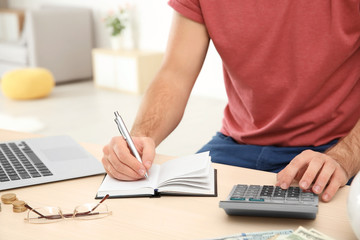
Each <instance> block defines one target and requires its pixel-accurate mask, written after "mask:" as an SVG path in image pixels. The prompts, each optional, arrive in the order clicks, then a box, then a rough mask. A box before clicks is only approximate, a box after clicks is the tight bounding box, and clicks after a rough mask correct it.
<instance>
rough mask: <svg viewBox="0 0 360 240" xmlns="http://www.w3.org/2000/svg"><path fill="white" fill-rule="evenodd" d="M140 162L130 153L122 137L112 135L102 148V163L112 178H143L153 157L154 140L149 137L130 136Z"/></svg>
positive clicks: (127, 179) (128, 179)
mask: <svg viewBox="0 0 360 240" xmlns="http://www.w3.org/2000/svg"><path fill="white" fill-rule="evenodd" d="M132 140H133V141H134V144H135V146H136V149H137V150H138V152H139V154H140V157H141V159H142V163H140V162H139V161H138V160H137V159H136V158H135V157H134V156H133V155H132V154H131V150H130V149H129V147H128V145H127V143H126V141H125V140H124V138H123V137H121V136H118V137H113V138H112V139H111V141H110V143H109V144H107V145H105V146H104V148H103V153H104V156H103V158H102V163H103V165H104V168H105V171H106V172H107V173H108V174H109V175H110V176H111V177H113V178H116V179H119V180H125V181H133V180H138V179H141V178H144V175H145V173H146V172H148V170H149V169H150V167H151V165H152V163H153V161H154V158H155V142H154V140H153V139H152V138H149V137H132Z"/></svg>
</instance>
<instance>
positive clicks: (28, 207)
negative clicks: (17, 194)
mask: <svg viewBox="0 0 360 240" xmlns="http://www.w3.org/2000/svg"><path fill="white" fill-rule="evenodd" d="M24 206H25V207H26V208H27V209H29V210H31V211H33V212H34V213H36V214H37V215H39V216H40V217H43V218H47V217H46V216H44V215H42V214H41V213H39V212H38V211H36V210H35V209H33V208H32V207H30V206H29V205H27V203H25V205H24Z"/></svg>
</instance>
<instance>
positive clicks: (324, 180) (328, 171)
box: [312, 162, 336, 194]
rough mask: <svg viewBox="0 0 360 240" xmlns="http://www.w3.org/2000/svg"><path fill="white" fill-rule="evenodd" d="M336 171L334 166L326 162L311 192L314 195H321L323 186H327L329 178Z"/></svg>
mask: <svg viewBox="0 0 360 240" xmlns="http://www.w3.org/2000/svg"><path fill="white" fill-rule="evenodd" d="M335 170H336V165H335V164H334V163H333V162H326V163H325V164H324V166H323V167H322V169H321V172H320V173H319V174H318V177H317V178H316V181H315V183H314V186H313V187H312V191H313V192H314V193H316V194H320V193H322V191H323V190H324V188H325V186H326V185H327V184H328V182H329V180H330V178H331V176H332V175H333V174H334V172H335Z"/></svg>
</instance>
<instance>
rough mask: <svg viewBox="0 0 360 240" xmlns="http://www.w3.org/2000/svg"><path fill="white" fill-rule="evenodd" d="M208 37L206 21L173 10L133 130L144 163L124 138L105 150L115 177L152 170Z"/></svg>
mask: <svg viewBox="0 0 360 240" xmlns="http://www.w3.org/2000/svg"><path fill="white" fill-rule="evenodd" d="M209 41H210V39H209V36H208V33H207V30H206V28H205V26H204V25H203V24H199V23H197V22H194V21H191V20H189V19H187V18H185V17H183V16H182V15H180V14H178V13H176V12H175V13H174V17H173V22H172V26H171V31H170V35H169V41H168V45H167V49H166V52H165V56H164V61H163V64H162V66H161V68H160V70H159V72H158V74H157V75H156V77H155V79H154V80H153V81H152V83H151V84H150V86H149V88H148V90H147V91H146V93H145V95H144V98H143V100H142V104H141V106H140V109H139V111H138V114H137V117H136V120H135V123H134V125H133V128H132V130H131V135H132V136H134V137H133V140H134V143H135V145H136V147H137V149H138V151H139V153H140V155H141V158H142V161H143V165H142V164H140V163H139V162H138V161H137V160H136V159H135V158H134V157H133V156H132V155H131V153H130V151H129V149H128V148H127V145H126V143H125V141H124V139H122V138H121V137H114V138H113V139H112V141H111V142H110V143H109V144H108V145H106V146H105V147H104V149H103V152H104V156H103V159H102V162H103V165H104V167H105V169H106V171H107V172H108V174H109V175H111V176H112V177H115V178H118V179H122V180H135V179H139V178H142V177H143V176H144V171H146V170H148V169H150V167H151V165H152V162H153V159H154V156H155V147H156V146H157V145H158V144H160V142H161V141H162V140H163V139H164V138H166V137H167V136H168V135H169V134H170V133H171V132H172V131H173V130H174V129H175V128H176V126H177V125H178V124H179V122H180V120H181V118H182V116H183V114H184V111H185V107H186V104H187V101H188V98H189V96H190V93H191V90H192V88H193V86H194V83H195V81H196V79H197V76H198V75H199V72H200V70H201V67H202V65H203V63H204V60H205V56H206V53H207V49H208V46H209Z"/></svg>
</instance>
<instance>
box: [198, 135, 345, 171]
mask: <svg viewBox="0 0 360 240" xmlns="http://www.w3.org/2000/svg"><path fill="white" fill-rule="evenodd" d="M337 141H338V140H333V141H331V142H330V143H328V144H325V145H321V146H318V147H312V146H306V147H276V146H257V145H244V144H239V143H237V142H236V141H235V140H234V139H233V138H231V137H228V136H226V135H224V134H222V133H220V132H217V133H216V135H215V136H214V137H213V138H212V140H210V141H209V142H208V143H207V144H206V145H205V146H203V147H202V148H201V149H200V150H199V151H198V152H205V151H210V156H211V161H212V162H215V163H222V164H228V165H233V166H238V167H245V168H252V169H257V170H263V171H268V172H274V173H278V172H280V171H281V170H282V169H283V168H285V167H286V165H288V163H289V162H290V161H291V160H292V159H293V158H294V157H295V156H296V155H298V154H300V153H301V152H302V151H304V150H306V149H310V150H313V151H317V152H324V151H325V150H326V149H328V148H329V147H331V146H332V145H334V144H336V143H337Z"/></svg>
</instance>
